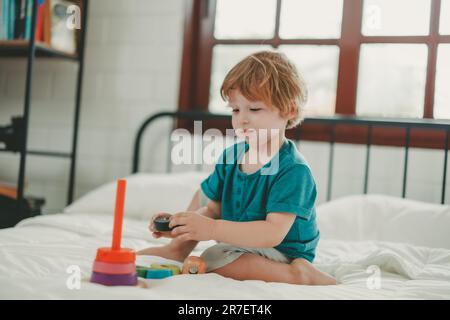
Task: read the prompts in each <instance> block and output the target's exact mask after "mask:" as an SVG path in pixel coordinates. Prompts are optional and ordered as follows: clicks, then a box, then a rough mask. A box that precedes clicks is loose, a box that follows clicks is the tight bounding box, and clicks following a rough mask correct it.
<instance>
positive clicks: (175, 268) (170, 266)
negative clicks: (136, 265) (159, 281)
mask: <svg viewBox="0 0 450 320" xmlns="http://www.w3.org/2000/svg"><path fill="white" fill-rule="evenodd" d="M150 268H151V269H169V270H172V273H173V275H174V276H175V275H177V274H180V273H181V270H180V267H178V266H177V265H174V264H157V263H153V264H152V265H151V266H150Z"/></svg>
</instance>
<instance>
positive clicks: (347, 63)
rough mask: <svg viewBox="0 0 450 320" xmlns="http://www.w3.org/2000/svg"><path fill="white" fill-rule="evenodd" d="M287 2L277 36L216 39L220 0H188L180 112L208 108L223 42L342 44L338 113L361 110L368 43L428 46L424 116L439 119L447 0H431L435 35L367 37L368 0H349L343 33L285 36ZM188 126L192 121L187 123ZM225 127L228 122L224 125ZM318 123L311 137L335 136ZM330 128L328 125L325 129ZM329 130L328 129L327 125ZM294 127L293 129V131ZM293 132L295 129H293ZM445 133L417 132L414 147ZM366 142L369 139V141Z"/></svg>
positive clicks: (341, 135) (377, 136)
mask: <svg viewBox="0 0 450 320" xmlns="http://www.w3.org/2000/svg"><path fill="white" fill-rule="evenodd" d="M281 1H282V0H277V6H276V20H275V32H274V34H275V35H274V37H273V38H272V39H264V40H262V39H236V40H235V39H233V40H231V39H216V38H214V18H215V9H216V0H185V5H186V7H185V29H184V44H183V59H182V70H181V83H180V95H179V101H178V110H179V111H192V110H196V111H208V102H209V90H210V85H211V83H210V80H211V67H212V54H213V47H214V46H215V45H218V44H225V45H244V44H264V45H271V46H272V47H273V48H278V46H280V45H285V44H287V45H289V44H300V45H301V44H306V45H308V44H309V45H336V46H338V47H339V65H338V77H337V91H336V106H335V114H336V115H344V116H345V115H348V116H355V115H356V99H357V86H358V69H359V56H360V48H361V45H362V44H373V43H382V44H384V43H388V44H394V43H395V44H397V43H400V44H425V45H426V46H427V48H428V58H427V70H426V84H425V98H424V108H423V119H433V105H434V96H435V81H436V64H437V53H438V45H439V44H441V43H450V35H441V34H439V19H440V9H441V0H431V8H430V28H429V34H428V35H423V36H365V35H363V34H362V31H361V26H362V18H363V0H343V17H342V26H341V36H340V38H337V39H282V38H280V37H279V28H280V15H281V14H280V13H281ZM184 127H186V126H184ZM219 129H225V124H224V125H223V126H219ZM317 129H318V128H313V127H312V126H305V127H302V126H300V127H298V128H297V129H294V130H291V131H301V134H300V133H298V132H297V133H294V134H290V136H297V135H299V134H300V135H301V136H302V138H303V139H306V140H319V141H329V139H330V138H329V137H328V138H327V136H328V135H327V134H319V132H318V130H317ZM322 129H326V128H322ZM342 129H343V130H338V131H337V132H336V137H335V138H336V141H337V142H340V141H342V142H349V143H362V141H366V138H365V136H366V133H365V131H366V130H363V131H361V130H358V129H355V128H353V129H351V128H342ZM327 131H328V130H327ZM288 132H289V131H288ZM373 135H374V138H373V141H374V142H375V144H381V145H396V146H404V145H405V143H406V135H405V132H402V131H394V132H392V133H390V134H386V133H383V132H382V130H374V131H373ZM288 136H289V134H288ZM441 137H442V135H440V134H438V133H433V132H429V131H426V130H424V131H423V130H422V131H420V132H416V133H414V134H413V135H412V138H411V141H410V144H409V145H410V146H420V147H426V148H434V147H437V146H438V145H439V146H440V148H442V144H441V143H440V142H438V141H442V139H441ZM364 143H365V142H364Z"/></svg>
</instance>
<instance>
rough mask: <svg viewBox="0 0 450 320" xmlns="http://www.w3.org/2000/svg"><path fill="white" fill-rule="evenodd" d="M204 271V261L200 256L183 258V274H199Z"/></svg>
mask: <svg viewBox="0 0 450 320" xmlns="http://www.w3.org/2000/svg"><path fill="white" fill-rule="evenodd" d="M205 272H206V263H205V260H203V259H202V258H200V257H196V256H190V257H187V258H186V260H184V264H183V274H200V273H205Z"/></svg>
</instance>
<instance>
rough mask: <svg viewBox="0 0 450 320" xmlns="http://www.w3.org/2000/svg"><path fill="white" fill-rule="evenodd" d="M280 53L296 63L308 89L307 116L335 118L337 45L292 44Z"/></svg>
mask: <svg viewBox="0 0 450 320" xmlns="http://www.w3.org/2000/svg"><path fill="white" fill-rule="evenodd" d="M279 48H280V51H282V52H284V53H286V55H287V56H288V57H289V58H290V59H291V60H292V61H293V62H294V63H295V64H296V66H297V69H298V70H299V72H300V74H301V76H302V77H303V78H304V80H305V82H306V85H307V87H308V93H309V94H308V102H307V104H306V110H305V112H306V115H309V116H312V115H333V114H334V110H335V107H336V86H337V75H338V65H339V48H338V47H337V46H312V45H289V46H287V45H286V46H280V47H279Z"/></svg>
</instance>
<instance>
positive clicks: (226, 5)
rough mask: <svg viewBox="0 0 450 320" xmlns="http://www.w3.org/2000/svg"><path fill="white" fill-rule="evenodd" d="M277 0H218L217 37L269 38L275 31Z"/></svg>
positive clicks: (215, 33)
mask: <svg viewBox="0 0 450 320" xmlns="http://www.w3.org/2000/svg"><path fill="white" fill-rule="evenodd" d="M276 5H277V2H276V0H217V6H216V20H215V27H214V37H215V38H216V39H268V38H272V37H273V35H274V33H275V18H276Z"/></svg>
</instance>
